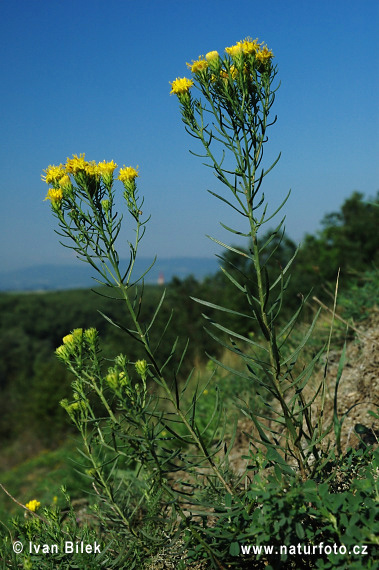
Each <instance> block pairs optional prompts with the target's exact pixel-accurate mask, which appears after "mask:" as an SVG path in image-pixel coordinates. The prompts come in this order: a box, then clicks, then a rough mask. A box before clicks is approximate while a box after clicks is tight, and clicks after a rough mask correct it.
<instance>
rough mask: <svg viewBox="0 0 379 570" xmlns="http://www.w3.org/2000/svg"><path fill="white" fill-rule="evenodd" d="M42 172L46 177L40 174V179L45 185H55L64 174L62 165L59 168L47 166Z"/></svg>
mask: <svg viewBox="0 0 379 570" xmlns="http://www.w3.org/2000/svg"><path fill="white" fill-rule="evenodd" d="M44 172H45V173H46V175H45V176H44V175H43V174H42V176H41V178H42V180H44V182H46V184H56V183H57V182H59V180H60V179H61V178H63V176H64V175H65V174H66V172H65V169H64V166H63V164H60V165H59V166H54V165H53V166H51V165H50V166H48V167H47V168H46V169H45V170H44Z"/></svg>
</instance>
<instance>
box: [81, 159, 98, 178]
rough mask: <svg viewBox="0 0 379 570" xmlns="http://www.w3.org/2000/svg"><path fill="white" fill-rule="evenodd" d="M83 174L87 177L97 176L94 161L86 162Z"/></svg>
mask: <svg viewBox="0 0 379 570" xmlns="http://www.w3.org/2000/svg"><path fill="white" fill-rule="evenodd" d="M84 172H85V173H86V174H87V176H99V173H98V170H97V164H96V162H95V161H94V160H91V162H86V163H85V166H84Z"/></svg>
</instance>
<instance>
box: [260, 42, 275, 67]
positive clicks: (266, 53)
mask: <svg viewBox="0 0 379 570" xmlns="http://www.w3.org/2000/svg"><path fill="white" fill-rule="evenodd" d="M273 57H274V54H273V52H272V51H271V50H270V49H268V47H267V46H263V48H262V49H260V50H259V51H258V53H257V59H258V60H259V61H260V62H261V63H266V62H268V61H270V59H272V58H273Z"/></svg>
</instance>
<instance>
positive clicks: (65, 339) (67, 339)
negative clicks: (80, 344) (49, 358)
mask: <svg viewBox="0 0 379 570" xmlns="http://www.w3.org/2000/svg"><path fill="white" fill-rule="evenodd" d="M62 341H63V344H72V343H73V342H74V335H73V334H66V336H64V337H63V339H62Z"/></svg>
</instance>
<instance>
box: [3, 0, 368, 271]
mask: <svg viewBox="0 0 379 570" xmlns="http://www.w3.org/2000/svg"><path fill="white" fill-rule="evenodd" d="M0 7H1V18H0V31H1V38H2V48H1V55H0V58H1V59H0V62H1V64H0V70H1V78H2V89H1V94H0V100H1V111H2V112H1V118H0V123H1V133H2V141H3V144H2V152H1V153H0V162H1V164H0V166H1V173H2V178H1V187H0V188H1V201H2V208H1V214H0V215H1V218H0V227H1V240H2V247H1V254H0V255H1V257H0V262H1V266H0V267H1V269H2V270H7V269H13V268H16V267H22V266H30V265H34V264H39V263H51V262H55V263H65V262H68V261H71V260H72V258H73V256H72V255H71V252H70V251H68V250H66V249H64V248H62V247H61V246H60V245H59V243H58V237H57V236H56V235H55V234H54V231H53V230H54V227H55V221H54V219H53V217H52V216H51V214H50V208H49V206H48V204H47V203H46V202H43V198H44V197H45V194H46V190H47V186H46V185H45V184H44V183H43V182H42V181H41V179H40V175H41V172H42V169H43V168H46V167H47V166H48V165H49V164H59V163H60V162H64V161H65V159H66V157H67V156H71V155H72V154H73V153H82V152H85V153H86V158H87V159H88V160H92V159H94V160H97V161H99V160H103V159H106V160H111V159H114V160H115V161H116V162H117V163H118V164H119V165H120V166H122V165H123V164H126V165H133V166H135V165H139V168H140V178H139V179H138V182H139V189H140V192H141V193H142V194H143V195H144V196H145V205H144V213H145V212H146V213H151V215H152V220H151V222H150V224H149V227H148V231H147V234H146V236H145V238H144V243H143V246H142V248H141V255H143V256H151V255H155V254H158V256H160V257H169V256H212V255H213V253H217V252H218V251H219V250H218V248H217V246H216V245H215V244H214V243H213V242H211V241H210V240H208V239H207V238H206V237H205V234H211V235H213V236H215V237H217V238H219V239H224V240H227V241H228V242H230V241H233V237H232V236H228V235H225V232H224V231H223V230H222V228H221V227H220V226H219V223H218V222H219V221H220V220H221V221H224V222H225V223H227V224H228V223H229V225H231V224H232V223H234V222H235V218H234V217H233V215H231V214H230V212H229V210H228V209H227V208H226V207H224V206H223V205H222V204H221V203H218V201H217V200H215V199H214V198H213V197H212V196H210V195H209V194H208V193H207V192H206V190H207V188H210V189H212V190H214V191H216V192H217V190H221V188H220V187H219V186H218V183H217V180H216V179H215V178H214V177H213V176H212V175H211V173H210V171H209V169H206V168H205V167H204V166H202V165H201V161H200V159H198V158H196V157H194V156H192V155H191V154H190V153H189V152H188V151H189V149H190V148H191V149H192V150H194V151H196V150H197V151H199V150H200V148H199V147H196V144H195V141H193V139H192V138H191V137H189V136H188V135H187V134H186V133H185V131H184V126H183V124H182V122H181V118H180V114H179V109H178V104H177V101H176V97H175V96H171V97H170V96H169V90H170V85H169V81H172V80H173V79H175V77H177V76H183V75H186V74H188V73H187V69H186V65H185V64H186V62H188V61H191V60H192V59H196V58H197V57H198V56H199V55H200V54H205V53H206V52H208V51H211V50H213V49H215V50H218V51H219V52H222V51H223V49H224V47H225V46H230V45H233V44H234V43H235V42H237V41H238V40H240V39H243V38H245V37H246V36H251V37H253V38H255V37H258V38H259V40H260V41H265V42H266V43H267V44H268V46H269V47H270V48H271V49H272V50H273V51H274V54H275V63H276V64H277V65H278V67H279V74H278V77H279V79H280V81H281V87H280V89H279V91H278V94H277V99H276V101H275V108H274V112H275V113H276V114H277V115H278V122H277V124H276V125H275V126H273V127H272V128H271V132H270V133H269V136H270V141H269V143H268V144H267V145H266V152H267V159H268V160H269V159H270V158H271V157H275V156H276V155H277V154H278V152H279V151H282V158H281V160H280V163H279V164H278V166H277V167H276V168H275V170H274V171H273V172H272V174H271V175H269V176H267V178H266V185H265V193H266V196H267V198H268V200H269V203H270V204H272V205H273V206H275V205H277V204H279V202H280V201H281V200H282V198H283V197H284V195H285V194H286V193H287V191H288V189H289V188H291V189H292V194H291V197H290V200H289V202H288V204H287V206H286V208H285V214H286V216H287V222H286V227H287V233H288V235H289V236H290V237H292V238H293V239H295V240H296V241H299V240H301V238H302V237H303V235H304V233H305V232H310V233H313V232H314V231H315V230H316V229H317V228H318V227H319V222H320V220H321V218H322V217H323V215H324V214H325V213H327V212H331V211H335V210H338V209H339V207H340V205H341V204H342V202H343V201H344V200H345V199H346V198H347V197H348V196H349V195H350V194H351V193H352V192H353V191H354V190H359V191H361V192H363V193H364V194H365V195H367V196H373V195H374V194H375V193H376V191H377V190H378V188H379V184H378V174H379V171H378V164H379V162H378V159H377V157H378V150H379V149H378V138H379V137H378V125H379V122H378V77H379V74H378V71H379V65H378V61H379V58H378V40H377V37H378V24H379V18H378V7H379V4H378V2H377V1H376V0H361V1H360V2H358V1H356V0H355V1H350V0H341V1H339V0H335V1H330V0H329V1H325V0H318V1H317V2H314V1H308V0H303V1H300V0H286V1H284V0H271V2H267V3H263V2H257V1H253V0H249V1H245V0H240V1H239V2H237V3H233V2H230V1H225V0H201V1H197V0H196V1H187V2H179V1H178V0H175V1H174V0H160V1H158V0H155V1H153V0H150V1H147V0H138V1H134V0H133V1H129V0H123V1H121V0H118V1H116V0H107V1H104V0H90V1H89V0H76V1H73V0H61V1H58V0H52V1H50V2H46V1H45V0H43V1H42V0H28V1H27V0H24V1H21V0H13V1H12V2H5V1H4V0H3V1H2V2H1V4H0Z"/></svg>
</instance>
